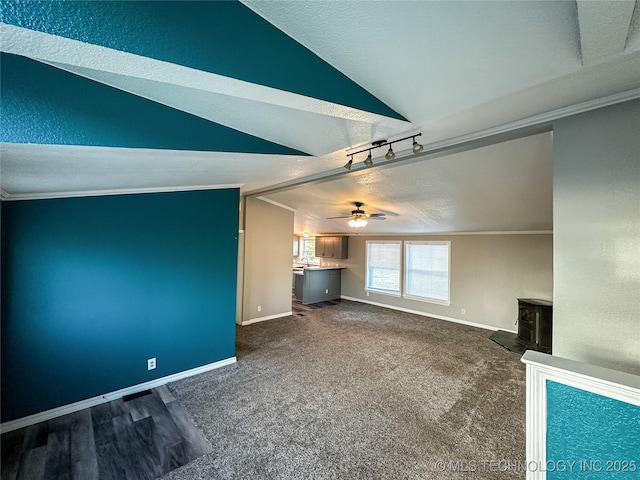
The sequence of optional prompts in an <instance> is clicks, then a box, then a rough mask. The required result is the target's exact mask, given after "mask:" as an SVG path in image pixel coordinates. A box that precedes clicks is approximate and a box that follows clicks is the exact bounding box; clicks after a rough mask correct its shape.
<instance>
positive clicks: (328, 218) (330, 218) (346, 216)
mask: <svg viewBox="0 0 640 480" xmlns="http://www.w3.org/2000/svg"><path fill="white" fill-rule="evenodd" d="M351 217H353V215H345V216H343V217H327V220H332V219H334V218H351Z"/></svg>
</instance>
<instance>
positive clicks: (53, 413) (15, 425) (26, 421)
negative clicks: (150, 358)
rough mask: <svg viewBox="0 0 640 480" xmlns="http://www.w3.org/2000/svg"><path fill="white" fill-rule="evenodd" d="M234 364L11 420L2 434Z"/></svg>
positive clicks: (196, 370) (228, 360)
mask: <svg viewBox="0 0 640 480" xmlns="http://www.w3.org/2000/svg"><path fill="white" fill-rule="evenodd" d="M232 363H236V357H230V358H225V359H224V360H219V361H217V362H213V363H209V364H207V365H202V366H201V367H196V368H192V369H190V370H185V371H184V372H178V373H174V374H173V375H167V376H166V377H162V378H156V379H155V380H149V381H148V382H144V383H139V384H138V385H132V386H131V387H126V388H122V389H120V390H116V391H115V392H110V393H105V394H104V395H98V396H97V397H92V398H87V399H86V400H80V401H79V402H75V403H70V404H68V405H63V406H61V407H56V408H52V409H51V410H46V411H44V412H39V413H35V414H33V415H29V416H27V417H22V418H18V419H16V420H11V421H10V422H5V423H3V424H0V432H1V433H6V432H10V431H12V430H17V429H19V428H23V427H28V426H29V425H34V424H36V423H40V422H45V421H47V420H51V419H52V418H56V417H61V416H63V415H68V414H69V413H73V412H77V411H79V410H83V409H85V408H91V407H95V406H96V405H100V404H101V403H107V402H110V401H112V400H116V399H118V398H122V397H124V396H125V395H131V394H133V393H138V392H142V391H144V390H149V389H151V388H156V387H160V386H162V385H165V384H167V383H170V382H175V381H176V380H180V379H183V378H187V377H191V376H193V375H198V374H199V373H204V372H208V371H209V370H215V369H216V368H220V367H224V366H226V365H231V364H232Z"/></svg>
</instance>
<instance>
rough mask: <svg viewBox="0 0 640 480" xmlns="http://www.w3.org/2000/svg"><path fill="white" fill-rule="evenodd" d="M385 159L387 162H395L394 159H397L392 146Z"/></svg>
mask: <svg viewBox="0 0 640 480" xmlns="http://www.w3.org/2000/svg"><path fill="white" fill-rule="evenodd" d="M384 158H386V159H387V160H393V159H394V158H396V154H395V153H393V150H391V145H389V151H388V152H387V153H386V155H385V156H384Z"/></svg>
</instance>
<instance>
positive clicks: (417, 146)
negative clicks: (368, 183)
mask: <svg viewBox="0 0 640 480" xmlns="http://www.w3.org/2000/svg"><path fill="white" fill-rule="evenodd" d="M420 135H422V133H416V134H415V135H409V136H408V137H404V138H400V139H398V140H393V141H391V142H387V141H386V140H376V141H375V142H373V143H372V144H371V147H369V148H365V149H363V150H359V151H357V152H353V153H348V154H347V157H349V161H348V162H347V163H346V165H345V166H344V168H346V169H347V170H351V165H352V164H353V156H354V155H357V154H359V153H362V152H369V155H368V156H367V158H366V159H365V161H364V162H362V163H363V164H364V166H365V167H370V166H372V165H373V159H372V157H371V150H374V149H376V148H381V147H386V146H387V145H389V150H388V151H387V153H386V154H385V156H384V158H386V159H387V160H393V159H394V158H396V154H395V153H394V152H393V149H392V148H391V145H393V144H394V143H398V142H402V141H404V140H408V139H410V138H411V139H413V146H412V150H413V153H414V154H415V153H420V152H421V151H422V150H423V149H424V147H423V146H422V145H421V144H419V143H418V142H416V137H419V136H420Z"/></svg>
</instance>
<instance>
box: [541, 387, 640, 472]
mask: <svg viewBox="0 0 640 480" xmlns="http://www.w3.org/2000/svg"><path fill="white" fill-rule="evenodd" d="M546 385H547V479H549V480H557V479H572V480H573V479H582V478H585V479H586V478H615V479H637V478H638V477H640V407H637V406H635V405H632V404H629V403H626V402H621V401H619V400H614V399H612V398H608V397H604V396H602V395H597V394H595V393H591V392H587V391H585V390H581V389H579V388H574V387H570V386H568V385H564V384H561V383H557V382H553V381H551V380H547V384H546ZM563 462H564V463H563ZM568 462H575V464H574V465H573V467H571V468H570V466H571V463H568ZM631 462H634V463H633V466H632V463H631Z"/></svg>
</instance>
